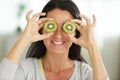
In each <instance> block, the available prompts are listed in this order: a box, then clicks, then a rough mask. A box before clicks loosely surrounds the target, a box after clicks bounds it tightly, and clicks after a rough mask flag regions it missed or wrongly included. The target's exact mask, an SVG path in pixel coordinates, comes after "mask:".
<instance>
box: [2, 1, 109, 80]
mask: <svg viewBox="0 0 120 80" xmlns="http://www.w3.org/2000/svg"><path fill="white" fill-rule="evenodd" d="M31 13H32V10H30V11H28V13H27V14H26V19H27V25H26V28H25V30H24V32H23V33H22V34H21V36H20V38H19V39H18V40H17V42H16V43H15V45H14V46H13V48H12V49H11V51H10V52H9V53H8V55H7V56H6V58H4V59H3V61H2V62H1V65H0V80H93V79H94V80H109V78H108V76H107V72H106V70H105V67H104V64H103V62H102V58H101V56H100V52H99V49H98V47H97V45H96V42H95V40H94V36H93V28H94V27H95V24H96V19H95V16H94V15H93V22H92V23H91V21H90V19H89V18H88V17H87V16H85V15H82V14H80V12H79V10H78V8H77V6H76V5H75V4H74V3H73V2H72V1H71V0H51V1H49V2H48V3H47V4H46V6H45V7H44V8H43V11H42V13H37V14H34V15H33V16H32V17H31V18H30V15H31ZM38 17H40V18H39V20H37V18H38ZM82 19H84V20H85V21H86V23H83V22H82ZM50 20H52V21H55V22H56V24H57V30H56V31H55V32H51V33H48V32H47V31H45V30H44V29H43V28H44V24H45V22H47V21H50ZM67 21H71V22H73V23H75V25H76V31H75V32H74V33H72V34H67V33H66V32H64V31H63V24H64V23H65V22H67ZM30 44H31V46H30V48H29V50H28V53H27V55H26V57H27V59H25V60H23V61H21V62H20V58H21V56H22V54H23V52H24V50H25V49H26V47H27V46H28V45H30ZM81 47H85V48H86V49H87V50H88V52H89V56H90V59H91V64H92V68H91V67H90V66H89V65H88V64H86V62H85V60H84V59H83V58H82V56H81V55H80V49H81ZM30 57H31V58H30ZM19 62H20V63H19Z"/></svg>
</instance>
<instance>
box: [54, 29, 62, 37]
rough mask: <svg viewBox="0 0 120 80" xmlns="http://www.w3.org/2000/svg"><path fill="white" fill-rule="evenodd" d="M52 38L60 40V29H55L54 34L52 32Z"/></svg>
mask: <svg viewBox="0 0 120 80" xmlns="http://www.w3.org/2000/svg"><path fill="white" fill-rule="evenodd" d="M54 36H55V37H56V38H62V30H61V29H57V30H56V31H55V32H54Z"/></svg>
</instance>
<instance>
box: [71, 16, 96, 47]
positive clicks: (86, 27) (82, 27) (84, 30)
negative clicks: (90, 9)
mask: <svg viewBox="0 0 120 80" xmlns="http://www.w3.org/2000/svg"><path fill="white" fill-rule="evenodd" d="M80 17H81V18H82V19H84V20H85V22H83V21H82V20H79V19H73V20H71V21H72V22H74V23H76V28H77V30H78V31H79V32H80V34H81V36H80V37H79V38H75V37H73V36H70V38H71V40H72V41H73V42H74V43H75V44H78V45H79V46H81V47H85V48H88V47H89V46H90V45H91V44H94V37H93V28H94V27H95V25H96V18H95V16H94V15H93V22H92V23H91V21H90V19H89V18H88V17H87V16H85V15H80Z"/></svg>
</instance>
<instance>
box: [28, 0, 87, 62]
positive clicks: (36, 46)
mask: <svg viewBox="0 0 120 80" xmlns="http://www.w3.org/2000/svg"><path fill="white" fill-rule="evenodd" d="M56 8H58V9H61V10H67V11H69V12H70V13H71V14H72V16H73V18H75V19H80V20H81V18H80V17H79V14H80V12H79V10H78V8H77V6H76V5H75V4H74V2H73V1H71V0H50V1H49V2H48V3H47V4H46V6H45V7H44V8H43V10H42V12H45V13H48V12H49V11H51V10H53V9H56ZM75 37H76V38H78V37H80V33H79V32H78V31H77V30H76V36H75ZM80 52H81V47H80V46H78V45H76V44H74V43H73V44H72V45H71V47H70V50H69V55H68V56H69V58H70V59H71V60H78V61H84V62H86V61H85V60H84V58H83V57H82V55H81V54H80ZM45 54H46V47H45V45H44V43H43V40H42V41H37V42H34V43H32V44H31V46H30V48H29V50H28V52H27V54H26V58H28V57H35V58H38V59H39V58H42V57H44V56H45Z"/></svg>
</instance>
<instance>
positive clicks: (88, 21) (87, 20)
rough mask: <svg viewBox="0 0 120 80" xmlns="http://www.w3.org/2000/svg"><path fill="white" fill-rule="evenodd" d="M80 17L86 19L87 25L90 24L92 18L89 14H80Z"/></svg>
mask: <svg viewBox="0 0 120 80" xmlns="http://www.w3.org/2000/svg"><path fill="white" fill-rule="evenodd" d="M80 17H81V18H83V19H84V20H85V21H86V24H87V25H90V19H89V18H88V17H87V16H85V15H82V14H80Z"/></svg>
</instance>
